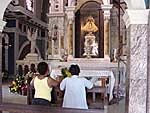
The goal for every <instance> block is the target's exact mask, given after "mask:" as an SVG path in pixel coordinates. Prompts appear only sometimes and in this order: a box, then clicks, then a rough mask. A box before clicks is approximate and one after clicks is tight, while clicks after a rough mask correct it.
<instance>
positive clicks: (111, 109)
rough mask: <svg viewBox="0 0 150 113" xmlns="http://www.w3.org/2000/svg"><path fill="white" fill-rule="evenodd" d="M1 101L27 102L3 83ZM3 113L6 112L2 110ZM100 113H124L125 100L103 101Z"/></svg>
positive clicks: (24, 97)
mask: <svg viewBox="0 0 150 113" xmlns="http://www.w3.org/2000/svg"><path fill="white" fill-rule="evenodd" d="M2 91H3V102H9V103H19V104H27V99H26V96H22V95H18V94H12V93H10V92H9V88H8V85H3V89H2ZM97 109H98V108H97ZM3 113H8V112H6V111H3ZM100 113H125V101H124V99H122V100H120V101H119V103H117V104H116V103H115V104H111V105H108V104H107V103H105V105H104V109H100Z"/></svg>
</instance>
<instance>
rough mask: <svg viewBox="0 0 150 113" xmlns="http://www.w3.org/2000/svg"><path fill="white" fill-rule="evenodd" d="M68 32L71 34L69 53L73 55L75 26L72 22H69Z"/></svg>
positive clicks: (69, 37)
mask: <svg viewBox="0 0 150 113" xmlns="http://www.w3.org/2000/svg"><path fill="white" fill-rule="evenodd" d="M68 32H69V36H68V40H69V48H68V50H69V51H68V54H69V55H73V26H72V23H71V24H69V26H68Z"/></svg>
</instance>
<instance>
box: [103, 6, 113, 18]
mask: <svg viewBox="0 0 150 113" xmlns="http://www.w3.org/2000/svg"><path fill="white" fill-rule="evenodd" d="M112 6H113V5H112V4H107V5H101V7H102V9H103V11H104V17H105V19H110V9H111V8H112Z"/></svg>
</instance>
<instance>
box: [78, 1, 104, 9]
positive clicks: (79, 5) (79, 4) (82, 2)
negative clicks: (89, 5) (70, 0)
mask: <svg viewBox="0 0 150 113" xmlns="http://www.w3.org/2000/svg"><path fill="white" fill-rule="evenodd" d="M90 1H92V2H97V3H100V4H103V0H79V1H77V8H76V11H77V10H78V9H80V8H81V7H82V6H83V5H84V4H85V3H86V2H90Z"/></svg>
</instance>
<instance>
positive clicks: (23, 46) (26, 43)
mask: <svg viewBox="0 0 150 113" xmlns="http://www.w3.org/2000/svg"><path fill="white" fill-rule="evenodd" d="M29 44H30V42H29V41H26V42H25V43H24V44H23V45H22V46H21V48H20V51H19V53H18V57H17V58H18V59H19V58H20V56H21V53H22V51H23V49H24V48H25V47H26V46H27V45H29ZM35 49H36V51H37V53H38V55H39V56H40V57H41V53H40V50H39V48H38V47H37V46H36V47H35Z"/></svg>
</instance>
